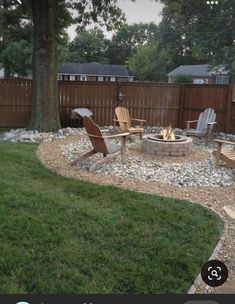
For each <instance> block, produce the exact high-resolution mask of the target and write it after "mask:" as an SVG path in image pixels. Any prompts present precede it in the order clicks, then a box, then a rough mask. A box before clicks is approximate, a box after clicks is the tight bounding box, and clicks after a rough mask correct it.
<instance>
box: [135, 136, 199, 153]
mask: <svg viewBox="0 0 235 304" xmlns="http://www.w3.org/2000/svg"><path fill="white" fill-rule="evenodd" d="M192 147H193V140H192V138H190V137H187V136H179V135H177V136H176V139H174V140H164V139H163V138H162V136H161V135H160V134H155V135H148V136H147V137H146V138H144V139H143V141H142V146H141V152H142V153H146V154H152V155H158V156H186V155H189V154H191V152H192Z"/></svg>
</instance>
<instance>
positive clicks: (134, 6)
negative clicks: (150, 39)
mask: <svg viewBox="0 0 235 304" xmlns="http://www.w3.org/2000/svg"><path fill="white" fill-rule="evenodd" d="M117 3H118V6H119V7H120V8H121V9H122V10H123V12H124V13H125V15H126V20H127V23H129V24H132V23H135V22H137V23H139V22H155V23H159V22H160V21H161V16H160V13H161V10H162V8H163V5H162V4H161V3H159V2H156V1H155V0H135V2H132V1H131V0H118V1H117ZM75 28H76V26H71V27H69V29H68V33H69V36H70V40H72V39H73V38H74V37H75V35H76V33H75ZM105 35H106V37H107V38H111V36H112V33H110V32H108V33H107V32H105Z"/></svg>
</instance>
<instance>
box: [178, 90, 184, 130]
mask: <svg viewBox="0 0 235 304" xmlns="http://www.w3.org/2000/svg"><path fill="white" fill-rule="evenodd" d="M184 99H185V84H181V85H180V94H179V112H178V122H177V125H178V128H181V129H183V128H184V123H183V114H184Z"/></svg>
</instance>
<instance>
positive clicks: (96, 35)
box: [68, 28, 109, 63]
mask: <svg viewBox="0 0 235 304" xmlns="http://www.w3.org/2000/svg"><path fill="white" fill-rule="evenodd" d="M106 54H107V39H105V36H104V33H103V31H102V30H101V29H98V28H94V29H91V30H87V31H85V30H83V31H79V32H78V33H77V36H76V37H75V38H74V40H73V41H72V42H71V43H70V47H69V57H68V61H69V62H78V63H86V62H100V63H108V62H109V60H108V58H107V57H106Z"/></svg>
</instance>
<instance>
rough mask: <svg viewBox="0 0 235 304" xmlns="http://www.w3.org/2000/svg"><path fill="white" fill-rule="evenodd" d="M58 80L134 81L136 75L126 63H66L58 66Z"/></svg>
mask: <svg viewBox="0 0 235 304" xmlns="http://www.w3.org/2000/svg"><path fill="white" fill-rule="evenodd" d="M57 73H58V74H57V75H58V76H57V79H58V80H79V81H111V82H116V81H117V82H120V81H133V79H134V76H133V74H132V73H131V72H130V71H129V70H128V68H127V67H126V66H124V65H114V64H101V63H97V62H92V63H64V64H61V65H60V66H59V67H58V72H57Z"/></svg>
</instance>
